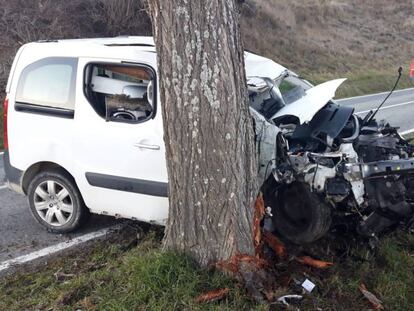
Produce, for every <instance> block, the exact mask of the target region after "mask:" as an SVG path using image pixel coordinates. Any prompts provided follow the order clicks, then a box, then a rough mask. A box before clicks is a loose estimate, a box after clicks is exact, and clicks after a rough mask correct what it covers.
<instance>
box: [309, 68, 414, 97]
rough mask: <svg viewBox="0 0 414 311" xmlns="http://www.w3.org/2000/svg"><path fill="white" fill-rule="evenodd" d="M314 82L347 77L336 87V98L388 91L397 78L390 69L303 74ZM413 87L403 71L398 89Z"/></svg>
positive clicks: (395, 73)
mask: <svg viewBox="0 0 414 311" xmlns="http://www.w3.org/2000/svg"><path fill="white" fill-rule="evenodd" d="M304 77H305V78H307V79H308V80H309V81H311V82H312V83H314V84H319V83H322V82H325V81H328V80H332V79H337V78H347V79H348V80H347V81H345V83H344V84H343V85H341V87H340V88H339V89H338V92H337V96H336V97H337V98H344V97H352V96H359V95H366V94H373V93H380V92H386V91H390V90H391V89H392V87H393V86H394V83H395V81H396V79H397V72H396V70H395V68H394V69H390V70H382V71H380V70H364V71H353V72H350V73H347V74H338V73H312V72H310V73H308V74H304ZM411 87H414V81H412V80H410V79H409V77H408V74H407V73H406V72H403V75H402V77H401V80H400V83H399V85H398V89H404V88H411Z"/></svg>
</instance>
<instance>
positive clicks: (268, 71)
mask: <svg viewBox="0 0 414 311" xmlns="http://www.w3.org/2000/svg"><path fill="white" fill-rule="evenodd" d="M46 57H85V58H108V59H114V60H122V61H129V62H142V63H146V64H148V65H151V66H153V67H154V68H155V67H156V65H157V57H156V49H155V43H154V39H153V37H150V36H120V37H114V38H87V39H65V40H42V41H37V42H32V43H28V44H25V45H24V46H23V47H22V48H21V49H20V51H19V52H18V54H17V56H16V60H15V63H16V64H13V68H12V71H11V72H12V73H13V72H14V70H15V68H14V67H15V65H17V60H18V63H19V67H20V66H21V67H25V66H26V65H27V64H30V63H33V62H35V61H36V60H39V59H42V58H46ZM245 61H246V75H247V77H248V78H249V77H260V76H261V77H269V78H272V79H275V78H277V77H278V76H280V75H281V74H283V72H285V71H286V70H287V69H286V68H285V67H283V66H281V65H279V64H277V63H275V62H274V61H272V60H270V59H268V58H265V57H262V56H259V55H256V54H253V53H249V52H245ZM10 82H11V77H9V83H8V84H7V88H6V91H7V92H8V91H9V89H10Z"/></svg>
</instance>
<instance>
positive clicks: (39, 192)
mask: <svg viewBox="0 0 414 311" xmlns="http://www.w3.org/2000/svg"><path fill="white" fill-rule="evenodd" d="M28 199H29V206H30V211H31V212H32V215H33V216H34V218H35V219H36V220H37V222H38V223H40V224H41V225H42V226H44V227H45V228H46V229H47V230H48V231H49V232H53V233H68V232H71V231H74V230H75V229H77V228H78V227H79V226H80V225H81V224H82V222H83V220H84V219H85V218H86V216H87V214H88V210H87V208H86V207H85V204H84V202H83V199H82V196H81V194H80V192H79V190H78V187H77V186H76V184H75V181H74V180H73V178H71V177H70V176H68V174H65V173H63V172H60V171H47V172H42V173H40V174H38V175H37V176H36V177H35V178H34V179H33V180H32V181H31V183H30V185H29V188H28Z"/></svg>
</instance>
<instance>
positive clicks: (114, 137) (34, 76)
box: [4, 37, 343, 233]
mask: <svg viewBox="0 0 414 311" xmlns="http://www.w3.org/2000/svg"><path fill="white" fill-rule="evenodd" d="M245 59H246V74H247V77H248V84H249V92H250V97H251V98H250V99H251V105H252V107H253V108H254V111H256V112H255V113H254V114H255V115H254V117H255V119H256V121H257V120H262V121H263V122H262V123H261V124H260V125H259V124H258V123H257V122H256V125H257V127H256V130H257V129H258V128H260V129H261V134H260V135H258V140H261V144H259V145H260V148H261V151H260V156H259V160H260V165H259V167H260V170H261V174H262V175H263V176H264V178H265V177H267V175H268V174H267V173H270V171H271V169H272V168H273V163H272V164H271V165H270V166H269V164H270V163H269V160H270V159H274V158H275V156H274V152H275V143H276V139H275V135H276V134H277V133H278V131H279V129H278V128H277V127H276V126H275V125H274V124H273V123H272V122H273V121H270V122H268V121H267V120H273V119H274V118H279V117H280V116H283V115H288V116H289V117H291V116H295V115H296V116H297V120H300V121H301V122H302V121H309V120H310V119H312V117H313V116H314V115H315V114H316V113H317V112H318V111H319V110H320V109H321V108H322V107H323V106H325V105H326V104H327V102H328V101H329V100H330V99H331V98H332V97H333V96H334V94H335V90H336V88H337V87H338V86H339V85H340V84H341V83H342V82H343V80H334V81H331V82H328V83H327V84H325V85H321V86H318V87H315V88H314V89H315V91H314V92H309V94H308V95H307V93H306V91H307V90H309V89H311V88H312V85H310V84H309V83H308V82H306V81H304V80H302V79H300V78H299V77H298V76H297V75H295V74H294V73H292V72H290V71H288V70H287V69H286V68H284V67H282V66H280V65H278V64H276V63H275V62H273V61H271V60H269V59H267V58H264V57H261V56H258V55H255V54H251V53H247V52H246V54H245ZM260 77H265V78H260ZM277 79H279V80H278V81H279V82H278V83H288V82H289V83H290V84H292V85H293V86H294V92H290V95H289V96H290V97H289V96H287V95H286V96H285V95H283V94H281V93H282V92H283V90H279V88H278V85H279V84H277V85H276V84H273V82H274V81H277ZM281 81H282V82H281ZM290 86H291V85H290ZM157 87H158V83H157V60H156V50H155V46H154V41H153V39H152V38H151V37H118V38H105V39H82V40H59V41H42V42H35V43H29V44H26V45H24V46H23V47H21V48H20V50H19V51H18V53H17V55H16V58H15V60H14V63H13V66H12V69H11V73H10V77H9V81H8V84H7V89H6V93H7V94H6V95H7V97H6V100H5V104H4V116H5V117H4V126H5V153H4V162H5V172H6V182H7V184H8V186H9V188H10V189H13V190H15V191H18V192H20V193H23V194H25V195H27V197H28V201H29V204H30V210H31V212H32V214H33V216H34V217H35V218H36V220H37V221H38V222H39V223H40V224H42V225H43V226H45V227H46V228H47V229H48V230H50V231H52V232H57V233H64V232H69V231H72V230H74V229H76V228H77V227H78V226H79V225H80V224H81V222H82V220H83V219H85V216H86V215H87V214H88V213H89V212H91V213H96V214H104V215H112V216H115V217H123V218H130V219H137V220H141V221H145V222H150V223H157V224H163V223H165V220H166V218H167V216H168V193H167V181H168V178H167V169H166V159H165V147H164V141H163V126H162V116H161V109H160V105H161V103H160V100H159V97H158V93H159V92H158V88H157ZM288 89H289V90H290V89H292V87H289V88H288ZM315 94H316V95H318V94H319V95H320V96H319V95H318V96H315ZM292 96H293V97H292ZM308 96H310V97H308ZM312 96H313V97H312ZM283 97H284V98H283ZM288 97H289V98H288ZM308 98H311V99H312V101H313V102H312V104H309V103H307V102H306V100H308V101H309V99H308ZM298 99H299V100H298ZM291 102H292V104H290V105H286V107H284V106H285V104H286V103H291ZM299 105H302V106H300V107H299ZM282 107H284V108H282ZM281 108H282V109H281ZM252 111H253V110H252ZM257 111H259V112H260V114H259V113H258V112H257ZM265 132H266V135H265V134H263V133H265ZM268 168H269V170H268Z"/></svg>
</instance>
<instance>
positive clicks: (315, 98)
mask: <svg viewBox="0 0 414 311" xmlns="http://www.w3.org/2000/svg"><path fill="white" fill-rule="evenodd" d="M345 81H346V79H336V80H332V81H328V82H324V83H322V84H319V85H317V86H314V87H313V88H310V89H309V90H307V91H306V95H305V96H303V97H302V98H300V99H298V100H297V101H295V102H293V103H291V104H289V105H287V106H285V107H283V108H282V109H280V110H279V111H278V112H277V113H276V114H275V115H274V116H273V117H272V118H271V119H272V120H274V119H275V118H279V117H282V116H286V115H291V116H296V117H298V118H299V121H300V123H301V124H303V123H307V122H309V121H310V120H312V118H313V117H314V116H315V115H316V114H317V113H318V111H319V110H321V109H322V108H323V107H324V106H325V105H326V104H327V103H328V102H329V101H330V100H331V99H333V98H334V97H335V93H336V90H337V89H338V87H339V86H340V85H341V84H342V83H344V82H345Z"/></svg>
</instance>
